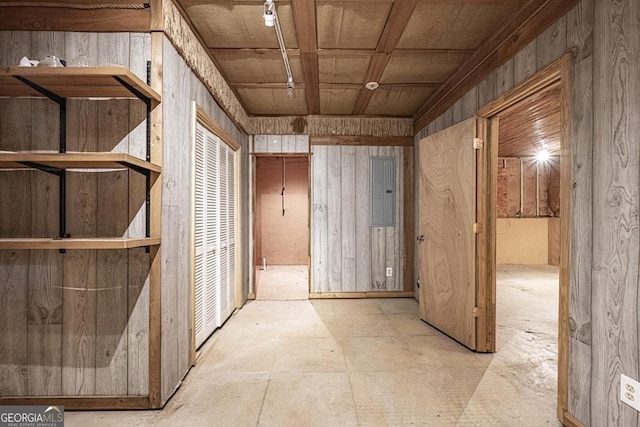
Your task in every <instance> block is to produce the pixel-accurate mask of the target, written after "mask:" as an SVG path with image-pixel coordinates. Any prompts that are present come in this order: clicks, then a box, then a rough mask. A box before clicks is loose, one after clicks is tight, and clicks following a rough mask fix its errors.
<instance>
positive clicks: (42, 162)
mask: <svg viewBox="0 0 640 427" xmlns="http://www.w3.org/2000/svg"><path fill="white" fill-rule="evenodd" d="M122 168H128V169H133V170H136V171H138V172H140V173H142V174H145V175H146V174H151V176H152V181H153V180H155V179H154V177H157V176H158V175H159V174H160V172H161V170H162V169H161V168H160V166H158V165H155V164H153V163H151V162H147V161H145V160H142V159H139V158H137V157H134V156H131V155H130V154H126V153H30V152H24V153H2V152H0V169H59V170H64V169H122Z"/></svg>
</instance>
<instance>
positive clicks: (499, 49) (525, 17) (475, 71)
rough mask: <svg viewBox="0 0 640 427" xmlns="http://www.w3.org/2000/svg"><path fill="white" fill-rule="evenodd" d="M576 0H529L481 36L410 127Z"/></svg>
mask: <svg viewBox="0 0 640 427" xmlns="http://www.w3.org/2000/svg"><path fill="white" fill-rule="evenodd" d="M579 1H580V0H530V1H529V2H528V3H527V4H526V5H524V6H523V7H522V9H520V10H519V11H518V12H517V13H516V14H515V15H514V16H513V17H511V18H510V19H509V20H508V21H507V22H506V23H505V25H504V26H503V27H502V28H500V29H499V30H498V31H496V32H495V33H494V34H493V35H492V36H491V37H489V38H488V39H487V40H485V41H484V42H483V43H482V44H481V45H480V47H478V49H477V50H476V51H475V53H474V54H473V55H471V56H470V57H469V58H468V59H467V60H466V61H465V62H464V63H463V64H462V65H461V66H460V67H459V68H458V69H457V70H456V71H455V72H454V73H453V74H452V75H451V76H449V78H448V79H447V80H446V81H445V82H444V83H443V84H442V86H441V87H440V88H439V89H438V90H437V91H436V92H435V93H434V94H433V95H432V96H431V97H430V98H429V99H428V100H427V102H426V103H425V104H424V105H423V106H422V107H420V109H419V110H418V111H417V112H416V114H415V115H414V116H413V119H414V130H415V131H416V132H417V131H419V130H420V129H423V128H424V127H425V126H427V125H428V124H429V123H431V122H432V121H433V120H435V119H436V118H437V117H438V116H440V114H442V113H444V112H445V111H447V109H448V108H449V107H451V106H452V105H453V104H455V102H456V101H457V100H458V99H460V98H461V97H462V96H464V94H465V93H467V92H468V91H469V90H471V89H473V88H474V87H475V86H476V85H477V84H479V83H480V82H482V80H484V79H485V78H486V77H487V76H488V75H489V74H491V72H492V71H493V70H495V69H496V68H497V67H499V66H501V65H503V64H504V63H505V62H507V61H508V60H509V58H511V57H513V56H514V55H515V54H516V53H517V52H519V51H520V50H521V49H523V48H524V47H525V46H526V45H527V44H529V42H531V41H532V40H534V39H535V38H536V37H538V36H539V35H540V34H542V32H544V30H546V29H547V28H549V27H550V26H551V24H553V23H554V22H556V21H557V20H558V19H559V18H560V17H561V16H563V15H564V14H566V13H567V12H568V11H569V10H570V9H571V8H572V7H573V6H575V5H576V4H577V3H578V2H579Z"/></svg>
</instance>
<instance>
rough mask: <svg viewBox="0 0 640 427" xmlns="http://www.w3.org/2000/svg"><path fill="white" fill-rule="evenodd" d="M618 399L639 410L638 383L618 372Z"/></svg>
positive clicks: (639, 395)
mask: <svg viewBox="0 0 640 427" xmlns="http://www.w3.org/2000/svg"><path fill="white" fill-rule="evenodd" d="M620 400H621V401H623V402H624V403H626V404H627V405H629V406H631V407H632V408H633V409H635V410H636V411H638V412H640V383H639V382H638V381H636V380H634V379H633V378H629V377H628V376H626V375H622V374H620Z"/></svg>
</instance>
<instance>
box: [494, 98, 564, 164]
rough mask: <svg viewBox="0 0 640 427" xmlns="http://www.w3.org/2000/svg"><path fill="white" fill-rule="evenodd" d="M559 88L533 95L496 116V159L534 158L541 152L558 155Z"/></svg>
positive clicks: (559, 128) (559, 132) (559, 130)
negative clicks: (497, 137)
mask: <svg viewBox="0 0 640 427" xmlns="http://www.w3.org/2000/svg"><path fill="white" fill-rule="evenodd" d="M560 105H561V92H560V88H559V87H556V88H552V89H549V90H546V91H544V92H541V93H539V94H536V95H533V96H531V97H529V98H527V99H525V100H523V101H522V102H519V103H517V104H516V105H514V106H513V107H512V108H509V109H508V110H506V111H504V112H503V113H501V114H500V116H499V117H500V121H499V129H498V132H499V143H498V156H500V157H527V156H535V155H536V153H538V152H539V151H541V150H545V151H547V152H549V154H552V155H559V154H560V136H561V132H562V113H561V111H560Z"/></svg>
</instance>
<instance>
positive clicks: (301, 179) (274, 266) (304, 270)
mask: <svg viewBox="0 0 640 427" xmlns="http://www.w3.org/2000/svg"><path fill="white" fill-rule="evenodd" d="M254 188H255V194H254V195H255V199H254V201H255V203H254V252H253V253H254V265H255V266H256V271H255V281H254V283H255V294H256V299H258V300H265V299H266V300H290V299H308V297H309V157H308V156H307V155H262V156H259V155H257V156H256V158H255V187H254Z"/></svg>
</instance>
